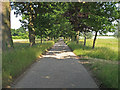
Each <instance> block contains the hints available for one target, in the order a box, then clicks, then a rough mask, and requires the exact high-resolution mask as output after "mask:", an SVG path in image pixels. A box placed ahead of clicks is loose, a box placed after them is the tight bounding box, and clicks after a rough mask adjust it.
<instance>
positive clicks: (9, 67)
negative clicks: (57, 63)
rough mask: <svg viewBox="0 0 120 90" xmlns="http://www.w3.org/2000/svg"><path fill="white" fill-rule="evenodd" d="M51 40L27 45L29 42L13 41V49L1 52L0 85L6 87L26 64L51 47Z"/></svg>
mask: <svg viewBox="0 0 120 90" xmlns="http://www.w3.org/2000/svg"><path fill="white" fill-rule="evenodd" d="M53 44H54V42H53V41H47V42H44V43H43V44H36V45H35V46H33V47H29V43H25V42H24V43H20V42H19V43H14V49H12V50H9V51H5V52H3V54H2V60H3V61H2V86H3V87H6V86H8V85H9V84H10V83H11V82H13V81H14V79H15V78H16V77H18V76H19V75H20V74H21V73H22V72H23V71H24V70H25V69H26V68H27V67H28V66H30V65H31V64H32V63H33V62H35V61H36V59H37V58H38V57H39V56H40V55H41V54H42V53H44V52H45V51H46V50H47V49H49V48H50V47H52V46H53Z"/></svg>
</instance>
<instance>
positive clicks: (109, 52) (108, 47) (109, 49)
mask: <svg viewBox="0 0 120 90" xmlns="http://www.w3.org/2000/svg"><path fill="white" fill-rule="evenodd" d="M92 43H93V40H92V39H88V40H87V42H86V47H85V48H84V49H83V40H80V43H79V44H77V43H76V42H67V44H68V46H70V47H71V48H72V49H73V50H74V51H73V52H74V53H75V54H76V55H78V56H81V57H82V56H84V57H91V58H100V59H106V60H116V61H117V60H118V40H117V39H97V41H96V46H95V49H94V50H93V49H92Z"/></svg>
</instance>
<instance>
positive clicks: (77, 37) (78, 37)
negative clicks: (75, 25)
mask: <svg viewBox="0 0 120 90" xmlns="http://www.w3.org/2000/svg"><path fill="white" fill-rule="evenodd" d="M78 43H79V31H77V44H78Z"/></svg>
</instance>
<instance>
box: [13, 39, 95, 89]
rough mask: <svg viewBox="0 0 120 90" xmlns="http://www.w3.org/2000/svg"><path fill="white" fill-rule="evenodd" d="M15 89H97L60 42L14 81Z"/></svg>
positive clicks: (68, 50) (79, 64)
mask: <svg viewBox="0 0 120 90" xmlns="http://www.w3.org/2000/svg"><path fill="white" fill-rule="evenodd" d="M13 87H16V88H97V85H96V83H95V82H94V80H93V79H92V78H91V76H90V75H89V73H88V72H87V70H86V69H85V68H84V67H83V66H82V64H81V63H80V62H79V59H78V58H77V56H76V55H75V54H74V53H73V52H72V51H71V50H70V48H69V47H68V46H67V45H66V44H65V43H64V42H63V41H62V40H61V41H58V42H57V43H55V45H54V46H53V47H52V49H51V50H49V51H48V52H47V53H46V54H45V55H42V58H40V59H39V60H38V61H37V62H36V63H34V64H33V65H32V66H31V68H30V69H29V70H27V71H26V73H25V74H24V75H23V77H22V78H20V79H19V80H18V81H16V83H15V85H13Z"/></svg>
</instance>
